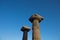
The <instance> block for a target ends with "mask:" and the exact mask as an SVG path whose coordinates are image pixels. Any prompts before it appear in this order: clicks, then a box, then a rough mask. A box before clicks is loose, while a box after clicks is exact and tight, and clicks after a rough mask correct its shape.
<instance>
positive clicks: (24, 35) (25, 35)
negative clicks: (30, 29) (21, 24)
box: [22, 31, 28, 40]
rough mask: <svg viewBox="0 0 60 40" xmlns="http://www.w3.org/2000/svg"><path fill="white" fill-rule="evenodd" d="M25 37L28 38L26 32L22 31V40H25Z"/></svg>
mask: <svg viewBox="0 0 60 40" xmlns="http://www.w3.org/2000/svg"><path fill="white" fill-rule="evenodd" d="M27 36H28V33H27V31H24V32H23V38H22V40H27Z"/></svg>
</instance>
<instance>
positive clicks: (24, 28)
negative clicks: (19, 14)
mask: <svg viewBox="0 0 60 40" xmlns="http://www.w3.org/2000/svg"><path fill="white" fill-rule="evenodd" d="M29 30H30V28H29V27H27V26H22V28H21V31H29Z"/></svg>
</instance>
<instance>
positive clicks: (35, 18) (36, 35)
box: [29, 14, 43, 40]
mask: <svg viewBox="0 0 60 40" xmlns="http://www.w3.org/2000/svg"><path fill="white" fill-rule="evenodd" d="M41 20H43V18H42V16H40V15H38V14H34V15H32V16H31V17H30V18H29V21H30V22H31V23H32V40H40V27H39V23H40V22H41Z"/></svg>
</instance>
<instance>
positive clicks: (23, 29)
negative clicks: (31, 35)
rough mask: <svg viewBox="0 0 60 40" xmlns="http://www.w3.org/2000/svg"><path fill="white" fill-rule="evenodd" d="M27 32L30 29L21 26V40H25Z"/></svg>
mask: <svg viewBox="0 0 60 40" xmlns="http://www.w3.org/2000/svg"><path fill="white" fill-rule="evenodd" d="M29 30H30V28H29V27H27V26H23V27H22V28H21V31H22V32H23V38H22V40H27V37H28V32H29Z"/></svg>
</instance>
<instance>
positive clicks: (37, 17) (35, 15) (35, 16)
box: [29, 14, 43, 22]
mask: <svg viewBox="0 0 60 40" xmlns="http://www.w3.org/2000/svg"><path fill="white" fill-rule="evenodd" d="M34 19H38V20H39V22H40V21H41V20H43V17H42V16H40V15H38V14H33V15H32V16H31V17H30V18H29V21H31V22H33V20H34Z"/></svg>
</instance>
